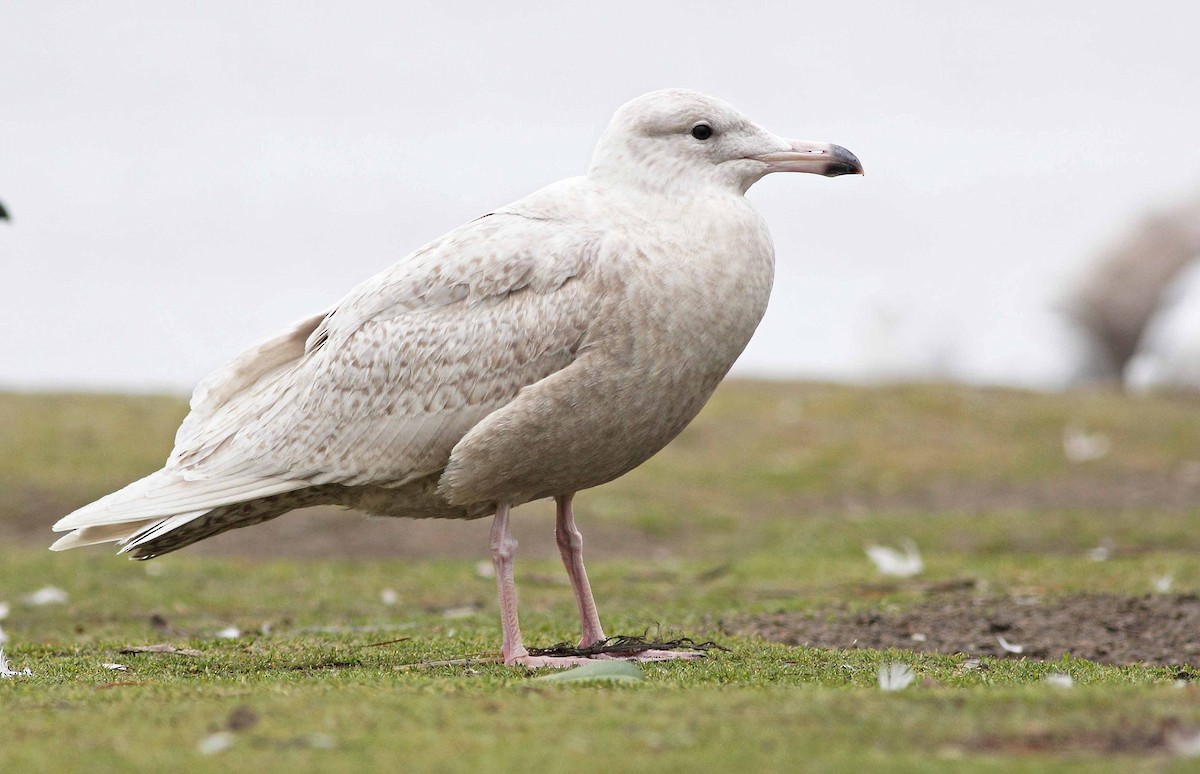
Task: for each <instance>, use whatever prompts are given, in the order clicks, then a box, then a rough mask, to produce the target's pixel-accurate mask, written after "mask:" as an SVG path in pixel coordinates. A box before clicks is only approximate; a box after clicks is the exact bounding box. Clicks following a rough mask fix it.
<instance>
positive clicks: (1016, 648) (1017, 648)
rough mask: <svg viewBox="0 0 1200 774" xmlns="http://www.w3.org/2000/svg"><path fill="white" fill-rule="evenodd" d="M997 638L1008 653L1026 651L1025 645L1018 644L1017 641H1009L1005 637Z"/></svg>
mask: <svg viewBox="0 0 1200 774" xmlns="http://www.w3.org/2000/svg"><path fill="white" fill-rule="evenodd" d="M996 640H997V641H998V642H999V643H1000V647H1002V648H1004V650H1005V652H1007V653H1024V652H1025V646H1024V645H1018V644H1016V643H1015V642H1009V641H1008V640H1006V639H1004V638H1003V637H996Z"/></svg>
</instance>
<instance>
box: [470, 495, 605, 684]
mask: <svg viewBox="0 0 1200 774" xmlns="http://www.w3.org/2000/svg"><path fill="white" fill-rule="evenodd" d="M508 513H509V506H508V504H506V503H502V504H501V505H500V506H499V507H497V508H496V517H495V519H494V520H493V521H492V536H491V548H492V566H493V567H495V568H496V588H497V590H498V591H499V592H500V626H501V629H502V630H503V632H504V644H503V646H502V647H501V651H500V652H501V654H502V655H503V657H504V663H505V664H507V665H509V666H515V665H518V664H520V665H523V666H527V667H535V668H536V667H545V666H573V665H576V664H586V663H588V660H587V659H586V658H574V657H560V656H531V655H529V651H528V650H526V649H525V644H524V643H523V642H522V641H521V624H520V621H518V620H517V584H516V581H514V580H513V556H514V555H515V554H516V551H517V541H516V539H515V538H514V537H513V536H512V533H511V532H510V531H509V529H508Z"/></svg>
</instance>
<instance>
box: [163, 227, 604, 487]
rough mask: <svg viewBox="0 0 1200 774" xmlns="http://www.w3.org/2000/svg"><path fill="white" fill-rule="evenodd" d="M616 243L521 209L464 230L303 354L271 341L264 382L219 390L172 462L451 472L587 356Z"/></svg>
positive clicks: (365, 296)
mask: <svg viewBox="0 0 1200 774" xmlns="http://www.w3.org/2000/svg"><path fill="white" fill-rule="evenodd" d="M602 239H603V237H602V236H601V235H599V234H596V233H588V232H581V231H580V230H578V229H574V228H571V227H567V226H564V225H563V224H561V223H557V222H552V221H544V220H536V219H530V218H525V217H522V216H519V215H512V214H497V215H492V216H488V217H486V218H482V219H480V220H477V221H474V222H472V223H470V224H467V225H466V226H464V227H463V228H461V229H459V230H457V231H454V232H451V233H450V234H449V235H447V236H446V237H444V238H443V239H441V240H439V241H437V242H435V243H433V244H432V245H429V246H428V247H426V248H424V249H422V250H420V251H418V252H417V253H416V254H414V255H413V256H412V257H411V258H410V259H409V260H407V261H405V262H403V263H401V264H399V265H397V266H395V267H393V268H391V269H388V270H387V271H385V272H383V273H382V274H380V275H378V276H376V277H374V278H372V279H370V280H368V281H367V282H365V283H363V284H362V285H360V286H359V287H357V288H356V289H355V290H354V291H352V292H351V294H350V295H349V296H348V297H347V298H346V299H344V300H343V301H342V302H341V303H340V304H338V305H337V306H336V307H335V308H334V309H333V311H331V312H329V313H328V314H327V315H325V316H324V318H323V319H322V320H321V321H320V323H319V324H318V325H316V326H315V327H314V328H313V329H312V331H311V333H310V334H309V335H308V337H307V339H306V341H305V346H304V349H303V351H302V352H301V353H299V354H298V356H297V357H296V358H295V359H293V360H290V361H288V362H286V363H285V364H283V365H282V366H280V365H277V364H275V363H274V360H275V359H276V358H275V357H274V350H273V349H272V348H270V347H269V346H268V348H267V349H266V350H265V351H264V353H263V354H262V355H260V356H259V359H258V360H256V363H259V364H261V368H262V369H263V374H262V375H261V376H259V377H258V378H257V379H256V380H254V382H253V384H250V385H249V386H242V383H243V382H245V381H248V380H247V379H245V378H235V379H234V380H233V381H234V385H233V386H234V387H236V388H239V389H237V391H236V392H235V393H234V394H233V395H232V397H229V398H227V399H224V400H222V399H223V398H224V395H223V393H224V392H227V391H229V390H230V389H231V388H229V387H227V386H226V385H227V384H228V383H227V382H225V381H219V382H218V383H216V384H213V385H208V386H206V389H205V392H204V395H203V396H202V397H201V400H200V401H198V404H197V406H196V407H195V408H194V409H193V416H194V417H195V419H192V418H190V417H189V420H188V421H186V422H185V423H184V425H183V427H181V428H180V433H179V437H178V438H177V439H176V449H175V452H174V453H173V454H172V456H171V460H170V462H169V463H168V467H173V468H175V469H178V470H180V471H181V472H183V473H184V475H185V477H187V478H192V479H200V478H212V477H216V476H219V477H222V478H224V477H230V476H232V477H241V476H243V475H246V474H247V473H252V474H254V475H258V476H270V477H274V476H286V477H288V478H302V479H304V480H306V481H307V482H308V483H342V484H363V483H374V484H383V485H388V484H393V485H395V484H400V483H403V482H405V481H407V480H411V479H413V478H416V477H420V476H423V475H427V474H429V473H431V472H434V471H436V470H438V469H440V468H441V467H442V466H444V465H445V463H446V460H447V459H448V457H449V453H450V450H451V448H453V446H454V444H455V443H457V441H458V439H459V438H461V437H462V435H463V434H464V433H465V432H466V431H467V430H469V429H470V428H471V427H472V426H473V425H474V424H475V423H476V422H478V421H479V420H480V419H482V418H483V417H484V416H486V415H487V414H489V413H491V412H492V411H494V410H495V409H496V408H497V407H499V406H502V405H504V404H505V403H507V402H508V401H509V400H511V399H512V398H513V397H514V396H515V395H516V394H517V392H518V391H519V390H520V389H521V388H522V387H525V386H527V385H530V384H533V383H534V382H537V381H539V380H541V379H543V378H545V377H546V376H548V375H550V374H552V373H554V372H555V371H558V370H560V369H562V368H564V367H566V366H567V365H569V364H570V363H571V362H572V361H573V360H574V359H575V354H576V352H577V350H578V347H579V343H580V342H581V340H582V339H583V337H584V335H585V334H586V332H587V327H588V324H589V322H590V321H591V318H592V315H593V311H594V308H593V307H594V305H595V302H596V298H595V294H594V292H592V284H591V283H589V275H590V274H591V273H592V272H593V270H594V268H595V266H594V263H595V256H596V255H597V253H598V251H599V248H600V244H601V242H602ZM308 323H311V320H310V321H307V322H306V323H305V324H302V325H301V326H299V327H298V328H297V329H295V330H294V331H293V334H292V336H293V338H292V339H291V341H292V343H293V346H294V341H295V336H296V335H297V334H299V333H303V332H304V331H305V330H307V329H308ZM260 349H261V348H260ZM247 370H250V371H253V370H255V369H246V368H244V367H243V368H240V369H235V371H234V373H235V374H239V373H243V372H245V371H247ZM223 388H224V389H223Z"/></svg>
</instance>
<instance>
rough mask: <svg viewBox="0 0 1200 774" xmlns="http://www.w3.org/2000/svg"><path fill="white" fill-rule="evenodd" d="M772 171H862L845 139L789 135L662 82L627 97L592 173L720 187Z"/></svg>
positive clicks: (742, 186) (681, 187)
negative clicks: (814, 139)
mask: <svg viewBox="0 0 1200 774" xmlns="http://www.w3.org/2000/svg"><path fill="white" fill-rule="evenodd" d="M771 172H812V173H814V174H818V175H825V176H826V177H835V176H837V175H851V174H857V175H861V174H862V172H863V168H862V164H860V163H859V161H858V159H857V158H855V157H854V154H853V153H851V152H850V151H848V150H846V149H845V148H843V147H841V146H840V145H833V144H830V143H821V142H807V141H802V140H785V139H784V138H782V137H779V136H777V135H774V134H772V133H771V132H768V131H767V130H766V129H763V128H762V127H761V126H759V125H758V124H756V123H754V122H753V121H751V120H750V119H748V118H746V117H745V116H744V115H742V114H741V113H739V112H738V111H737V110H735V109H734V108H733V106H731V105H729V104H727V103H725V102H722V101H721V100H719V99H716V98H714V97H709V96H706V95H704V94H700V93H698V92H695V91H689V90H687V89H663V90H661V91H652V92H650V93H649V94H643V95H642V96H640V97H638V98H636V99H633V100H630V101H629V102H626V103H625V104H624V105H622V106H621V107H620V109H618V110H617V112H616V115H614V116H613V119H612V122H611V123H609V125H608V128H607V129H605V130H604V134H603V135H602V136H601V137H600V142H599V143H597V145H596V152H595V154H594V155H593V156H592V165H591V168H590V169H589V170H588V175H589V176H590V177H592V178H593V179H596V180H602V181H605V182H609V183H614V184H620V185H627V186H632V187H637V188H643V189H647V190H650V191H658V192H673V191H685V190H697V189H703V188H713V187H715V188H717V189H723V190H726V191H734V192H737V193H745V192H746V189H748V188H749V187H750V186H752V185H754V183H756V182H758V181H759V180H760V179H762V177H763V176H764V175H766V174H768V173H771Z"/></svg>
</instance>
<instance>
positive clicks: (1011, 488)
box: [0, 382, 1200, 772]
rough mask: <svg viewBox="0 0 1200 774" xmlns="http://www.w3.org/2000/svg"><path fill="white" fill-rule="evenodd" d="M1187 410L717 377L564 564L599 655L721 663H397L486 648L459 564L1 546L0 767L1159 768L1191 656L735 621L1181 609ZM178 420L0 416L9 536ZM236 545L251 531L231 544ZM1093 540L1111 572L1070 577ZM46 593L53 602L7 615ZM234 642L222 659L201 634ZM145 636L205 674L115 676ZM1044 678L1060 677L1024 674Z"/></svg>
mask: <svg viewBox="0 0 1200 774" xmlns="http://www.w3.org/2000/svg"><path fill="white" fill-rule="evenodd" d="M1195 405H1196V404H1194V403H1193V402H1192V401H1190V400H1189V399H1186V398H1182V397H1171V396H1165V397H1151V398H1143V399H1131V398H1126V397H1122V396H1117V395H1110V394H1074V395H1040V394H1031V393H1021V392H1014V391H994V390H975V389H968V388H960V387H948V386H905V387H888V388H875V389H870V388H851V387H835V386H826V385H795V384H775V383H753V382H750V383H747V382H741V383H733V384H730V385H727V386H726V387H724V388H723V389H722V391H721V392H720V393H719V394H718V397H717V398H716V399H715V400H714V401H713V403H712V405H710V407H709V408H708V409H706V411H705V413H704V414H703V415H702V417H701V419H700V420H698V421H697V423H695V425H693V427H691V428H689V430H688V431H686V432H685V434H684V435H683V436H681V438H680V439H679V440H678V441H677V442H676V443H675V444H673V445H672V447H670V448H669V449H668V450H666V451H665V452H664V453H663V454H661V455H659V456H658V457H656V458H655V459H654V460H652V461H651V462H650V463H648V464H647V465H646V466H643V468H642V469H640V470H639V471H636V472H635V473H634V474H631V475H630V476H627V477H626V478H624V479H622V480H621V481H618V482H614V483H613V484H611V485H608V486H606V487H602V488H600V489H598V490H595V491H593V492H588V493H584V494H583V495H581V496H580V498H579V503H578V512H579V518H580V522H581V527H582V528H583V530H584V534H585V536H590V535H592V534H593V532H596V533H599V535H600V536H601V539H600V540H599V541H598V542H597V545H596V550H594V551H593V550H592V549H591V548H589V552H590V555H591V556H592V557H593V558H592V560H591V561H589V571H590V575H591V576H592V581H593V586H594V588H595V592H596V597H597V600H598V602H599V604H600V606H601V613H602V615H603V616H604V621H605V624H606V627H607V628H608V630H609V631H610V632H611V633H635V632H641V631H643V630H644V629H646V628H648V627H649V628H650V629H651V631H652V633H653V632H654V631H661V632H662V633H663V634H688V635H691V636H694V637H698V638H712V639H715V640H716V641H718V642H719V643H721V644H722V645H724V646H726V647H728V648H729V649H730V650H729V651H728V652H723V653H717V654H714V655H713V656H712V657H710V658H708V659H705V660H701V661H696V662H674V663H668V664H658V665H647V666H645V668H644V679H643V680H641V681H639V682H636V683H620V684H617V683H587V684H554V683H545V682H541V681H536V680H533V679H531V676H530V675H528V674H526V673H525V672H524V671H522V670H513V669H508V668H505V667H503V666H500V665H497V664H493V663H472V664H468V665H457V666H422V664H426V663H427V662H437V661H442V660H452V659H462V658H464V657H468V656H477V655H482V656H487V655H489V654H492V653H494V652H495V651H496V650H497V649H498V647H499V631H498V629H499V627H498V621H497V620H496V615H495V612H494V607H495V602H494V588H493V581H492V580H491V579H489V578H487V577H482V576H481V574H480V573H479V572H478V571H477V566H476V565H477V561H478V559H483V558H485V556H486V554H485V551H486V546H485V544H484V543H483V542H480V544H479V546H478V548H479V550H478V555H477V558H476V559H474V560H462V559H447V558H439V556H440V554H439V553H438V552H437V551H436V550H435V549H431V550H430V552H429V556H428V557H427V558H423V559H420V560H414V561H404V562H401V561H394V560H369V561H368V560H357V561H334V560H320V561H295V560H286V559H278V558H276V559H269V560H251V559H244V558H230V557H224V558H214V557H205V556H197V555H194V554H189V553H188V552H186V551H185V552H181V553H180V554H172V555H169V556H167V557H164V558H162V559H160V560H156V561H155V562H151V563H131V562H126V561H123V560H118V559H115V558H113V557H112V556H111V555H109V554H108V552H106V551H104V550H99V551H91V552H88V551H78V552H70V553H68V554H50V553H49V552H46V551H45V550H43V549H42V548H41V547H40V545H35V544H33V543H32V542H28V543H26V542H13V541H8V542H6V543H4V544H3V545H0V601H7V602H8V603H10V606H11V612H10V613H9V615H8V617H7V619H5V620H4V621H3V622H2V624H3V626H4V630H5V632H7V634H8V636H9V638H10V641H9V643H8V644H7V645H6V652H7V653H8V655H9V657H10V659H11V661H12V665H13V667H14V668H17V669H23V668H25V667H28V668H30V670H31V671H32V673H33V674H32V676H29V677H14V678H10V679H4V680H0V717H2V718H3V728H2V734H3V736H2V737H0V739H3V741H2V742H0V770H3V771H22V770H87V771H109V770H113V771H115V770H121V771H131V770H134V771H138V770H147V771H149V770H156V771H158V770H164V769H183V770H187V771H208V770H214V771H215V770H228V769H229V768H231V767H236V768H249V767H254V768H256V769H261V770H266V771H275V770H289V769H292V770H294V769H301V770H308V769H320V770H330V771H342V770H345V771H351V770H353V771H361V770H370V769H383V768H385V767H386V768H388V769H395V768H402V769H406V770H435V771H493V770H494V771H513V770H565V769H568V768H570V769H572V770H577V771H584V772H587V771H613V770H619V771H654V772H661V771H678V770H684V769H698V770H724V769H737V770H759V769H761V770H774V771H794V770H805V771H846V770H876V769H885V770H894V771H905V770H912V771H917V770H921V771H924V770H929V769H930V768H933V767H943V768H950V769H954V770H967V771H975V770H994V769H996V768H998V767H1000V768H1004V769H1005V770H1029V771H1045V770H1046V769H1047V768H1048V767H1053V768H1054V769H1055V770H1067V771H1069V770H1073V769H1078V770H1085V769H1086V770H1096V769H1097V768H1100V769H1105V768H1107V769H1111V770H1114V771H1139V770H1146V771H1151V770H1153V771H1160V770H1163V769H1165V768H1167V769H1169V768H1170V767H1172V766H1176V767H1179V768H1180V770H1183V769H1184V767H1186V766H1187V764H1188V763H1189V761H1187V760H1185V759H1183V758H1180V757H1177V756H1176V754H1175V753H1177V752H1178V751H1179V750H1178V748H1177V746H1173V745H1172V740H1175V741H1176V742H1178V741H1179V740H1180V739H1188V738H1190V734H1192V733H1193V732H1194V731H1195V730H1196V729H1198V728H1200V689H1198V688H1197V687H1195V686H1193V685H1192V684H1191V683H1190V682H1188V683H1187V684H1186V685H1183V686H1182V687H1181V686H1180V683H1179V682H1178V680H1177V677H1178V675H1179V673H1180V670H1181V668H1182V669H1184V671H1187V672H1189V674H1190V673H1193V672H1194V670H1193V669H1191V667H1193V666H1195V665H1190V666H1188V667H1181V666H1179V665H1176V666H1171V667H1148V666H1141V665H1127V666H1107V665H1101V664H1096V663H1092V662H1089V661H1086V660H1083V659H1080V658H1073V657H1071V656H1070V655H1069V654H1067V655H1065V656H1063V657H1060V658H1054V659H1051V660H1049V661H1044V662H1043V661H1036V660H1031V659H1022V658H1004V659H1000V658H984V659H982V666H981V667H980V668H975V667H974V666H973V664H972V663H970V662H969V661H968V660H967V658H966V656H964V655H963V654H944V655H933V654H917V653H912V652H908V651H874V650H867V649H858V648H853V649H848V650H833V649H817V648H809V647H803V646H784V645H779V644H775V643H771V642H766V641H763V640H760V639H757V638H755V637H753V636H750V635H748V634H745V633H744V629H743V628H741V627H739V624H738V622H739V621H741V620H744V619H746V618H748V617H753V616H756V615H765V614H772V613H776V612H785V613H787V612H812V611H822V610H834V609H837V610H841V609H851V610H877V609H897V608H899V609H903V608H904V607H906V606H908V605H912V604H916V603H919V602H921V601H922V600H925V599H928V598H929V596H930V594H931V592H930V588H931V586H936V584H937V583H939V582H942V581H952V580H955V579H960V578H964V577H967V578H970V579H972V580H973V581H974V583H975V588H976V592H975V593H979V594H986V595H997V596H1003V595H1008V594H1013V595H1021V594H1037V595H1040V596H1045V597H1053V596H1054V595H1064V594H1074V593H1080V592H1099V591H1104V592H1109V593H1114V594H1127V595H1140V594H1146V593H1149V592H1150V591H1151V588H1152V580H1153V578H1155V577H1157V576H1160V575H1164V574H1165V575H1171V576H1172V577H1173V578H1174V585H1175V589H1176V590H1177V591H1181V592H1185V593H1187V592H1190V593H1195V592H1196V591H1197V590H1198V589H1200V563H1198V562H1197V561H1196V558H1195V557H1196V550H1197V549H1198V548H1200V535H1197V534H1196V530H1195V529H1194V526H1193V525H1194V524H1195V523H1196V522H1195V519H1196V508H1195V506H1194V505H1193V503H1195V502H1200V497H1197V496H1196V495H1195V492H1194V489H1193V488H1192V484H1190V483H1189V481H1190V479H1189V475H1190V473H1189V471H1191V469H1192V468H1191V466H1192V465H1193V463H1194V461H1195V460H1197V459H1200V412H1196V411H1195V410H1194V409H1195ZM181 406H182V404H181V403H180V402H179V401H177V400H175V399H171V398H134V397H106V396H72V395H58V396H41V395H38V396H27V395H0V419H2V420H3V421H2V422H0V507H3V509H4V510H3V511H0V513H2V514H3V517H2V518H5V519H8V520H11V522H12V523H13V524H18V523H20V524H37V523H41V524H46V523H49V522H50V521H52V520H53V518H54V516H56V515H59V514H60V513H61V512H62V511H63V510H64V509H66V508H69V507H73V505H77V504H79V503H80V502H83V501H84V500H85V499H86V498H89V497H92V496H94V495H97V494H102V493H103V492H105V491H108V490H109V489H111V488H115V487H116V486H119V485H120V484H122V483H124V482H125V481H127V480H129V479H132V478H134V477H136V476H138V475H141V474H143V473H145V472H148V471H149V470H151V469H153V468H155V467H157V466H158V464H160V463H161V460H162V457H163V456H164V455H165V453H166V451H167V448H168V447H169V446H170V438H171V434H172V433H173V430H174V423H176V422H177V421H178V419H179V417H180V416H181V413H182V408H181ZM1068 424H1078V425H1080V426H1081V427H1084V428H1086V429H1087V430H1088V431H1093V432H1096V431H1099V432H1104V433H1105V434H1107V435H1108V436H1109V437H1110V438H1111V440H1112V442H1113V445H1112V451H1111V452H1110V453H1109V454H1108V455H1107V456H1105V457H1104V458H1103V459H1100V460H1096V461H1094V462H1090V463H1086V464H1075V463H1071V462H1069V461H1067V460H1066V459H1065V457H1064V456H1063V452H1062V440H1061V437H1062V432H1063V428H1064V427H1065V426H1067V425H1068ZM297 518H301V517H297ZM39 520H40V522H39ZM396 526H397V528H400V527H401V526H402V525H399V524H397V525H396ZM545 527H546V522H545V514H544V512H542V511H537V510H536V509H534V510H532V511H529V512H527V513H526V514H524V515H522V516H520V517H518V519H517V523H516V530H517V533H518V537H524V536H525V535H527V534H528V533H530V532H532V531H533V530H535V529H536V530H540V531H541V530H544V529H545ZM255 529H261V530H267V529H269V526H266V525H264V526H263V527H261V528H252V530H250V531H247V532H246V533H245V535H244V537H245V539H247V540H249V539H252V535H254V534H256V533H255V532H254V531H253V530H255ZM21 534H29V535H36V533H35V532H34V531H31V530H27V531H24V532H21ZM902 538H911V539H913V540H915V541H916V543H917V544H918V545H919V546H920V547H921V551H922V554H923V555H924V557H925V560H926V570H925V572H924V573H923V574H922V575H921V576H920V578H919V579H909V580H894V579H893V580H889V579H883V578H881V577H880V576H879V575H878V574H877V572H876V570H875V569H874V567H873V566H872V565H871V564H870V563H869V562H868V560H867V559H866V557H865V555H864V553H863V546H864V544H867V543H874V542H879V543H891V544H895V543H896V542H898V541H899V540H900V539H902ZM33 539H34V538H32V537H31V538H30V540H31V541H32V540H33ZM1102 542H1103V543H1106V544H1109V545H1112V546H1113V547H1114V551H1113V558H1111V559H1110V560H1109V561H1104V562H1096V561H1092V560H1091V559H1089V558H1088V553H1087V552H1088V550H1089V549H1091V548H1094V547H1096V546H1097V545H1099V544H1101V543H1102ZM589 545H591V544H589ZM151 573H153V574H151ZM517 581H518V586H519V588H520V592H521V599H522V608H521V612H522V616H523V617H522V623H523V625H524V628H525V630H526V636H527V639H529V640H530V641H531V642H534V643H538V644H549V643H551V642H555V641H560V640H566V639H569V638H571V637H572V636H573V635H574V634H575V624H574V620H575V613H574V610H573V603H572V601H571V598H570V591H569V588H568V587H566V586H565V579H564V578H563V573H562V570H561V567H560V566H559V565H558V562H557V560H556V559H555V558H554V557H553V556H552V555H549V554H548V553H547V552H546V551H544V550H543V551H539V550H536V548H535V550H533V551H523V552H520V553H519V554H518V562H517ZM45 585H54V586H57V587H60V588H63V589H65V590H66V591H67V592H68V595H69V599H68V601H67V602H66V603H65V604H60V605H46V606H31V605H27V604H23V603H22V602H21V601H20V600H21V597H22V596H23V595H25V594H27V593H29V592H32V591H34V590H36V589H37V588H39V587H42V586H45ZM385 589H386V590H390V591H392V592H394V594H395V602H394V603H393V604H385V603H384V601H383V600H382V598H381V592H383V591H384V590H385ZM229 627H234V628H236V629H238V630H239V632H240V634H239V636H237V637H235V638H223V637H221V636H219V634H220V633H221V632H222V630H224V629H227V628H229ZM397 640H398V641H397ZM159 642H169V643H171V644H172V645H175V646H177V647H180V648H192V649H195V650H197V651H199V653H200V655H198V656H186V655H171V654H148V653H140V654H122V653H121V652H120V651H121V650H122V649H123V648H126V647H128V646H135V645H149V644H154V643H159ZM381 643H382V644H381ZM887 662H901V663H905V664H908V665H910V666H911V668H912V669H913V671H914V673H915V674H916V681H915V683H914V684H913V685H912V686H911V687H909V688H907V689H905V690H903V691H898V692H884V691H881V690H880V688H879V686H878V681H877V670H878V668H879V666H880V664H882V663H887ZM1183 662H1184V659H1183V658H1182V657H1181V664H1183ZM105 663H120V664H123V665H124V666H125V667H126V670H124V671H113V670H110V669H107V668H105V667H104V666H103V664H105ZM1056 672H1061V673H1065V674H1068V675H1070V676H1071V677H1072V678H1073V681H1074V686H1073V687H1071V688H1059V687H1055V686H1053V685H1050V684H1048V683H1046V682H1045V681H1044V678H1045V677H1046V676H1047V675H1048V674H1051V673H1056ZM231 727H232V728H233V729H235V730H229V729H230V728H231ZM216 733H228V736H220V737H217V739H218V741H221V742H222V743H227V744H228V745H229V746H228V748H227V749H224V750H222V751H218V752H216V753H214V754H211V755H205V754H203V753H202V752H201V750H200V745H201V743H202V742H204V741H205V740H210V739H211V737H212V735H213V734H216Z"/></svg>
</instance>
